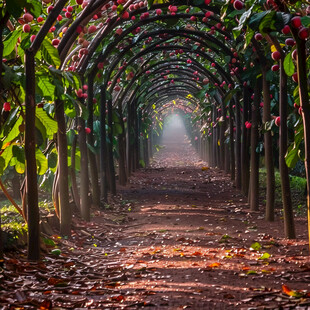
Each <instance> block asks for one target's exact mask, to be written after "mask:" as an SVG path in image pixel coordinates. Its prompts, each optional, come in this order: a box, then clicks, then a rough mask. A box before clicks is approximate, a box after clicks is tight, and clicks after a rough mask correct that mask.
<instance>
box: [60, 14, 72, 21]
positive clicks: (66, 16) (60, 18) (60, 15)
mask: <svg viewBox="0 0 310 310" xmlns="http://www.w3.org/2000/svg"><path fill="white" fill-rule="evenodd" d="M67 13H68V12H66V13H65V15H66V14H67ZM69 14H70V13H69ZM70 16H71V14H70ZM66 17H67V15H66ZM57 20H58V21H59V22H60V21H61V20H62V16H61V15H58V17H57Z"/></svg>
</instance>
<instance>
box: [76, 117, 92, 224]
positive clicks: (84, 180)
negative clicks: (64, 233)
mask: <svg viewBox="0 0 310 310" xmlns="http://www.w3.org/2000/svg"><path fill="white" fill-rule="evenodd" d="M78 131H79V134H78V141H79V147H80V152H81V164H80V169H81V170H80V193H81V202H80V204H81V215H82V218H83V219H84V220H85V221H90V205H89V199H88V193H89V178H88V156H87V149H88V148H87V144H86V132H85V121H84V120H83V119H82V118H81V117H79V118H78Z"/></svg>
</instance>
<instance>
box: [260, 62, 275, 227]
mask: <svg viewBox="0 0 310 310" xmlns="http://www.w3.org/2000/svg"><path fill="white" fill-rule="evenodd" d="M262 73H263V99H264V107H263V123H264V124H266V122H270V121H271V112H270V111H271V108H270V84H269V82H268V81H267V78H266V75H267V69H266V68H265V67H264V68H262ZM264 147H265V167H266V172H267V180H266V187H267V193H266V213H265V219H266V221H270V222H271V221H274V202H275V177H274V163H273V151H272V149H273V145H272V136H271V130H268V131H266V130H265V132H264Z"/></svg>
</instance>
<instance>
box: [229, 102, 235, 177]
mask: <svg viewBox="0 0 310 310" xmlns="http://www.w3.org/2000/svg"><path fill="white" fill-rule="evenodd" d="M229 114H230V117H229V136H230V139H229V141H230V178H231V180H232V181H234V180H235V177H236V175H235V169H236V168H235V141H234V136H235V135H234V119H233V109H232V103H231V102H230V103H229Z"/></svg>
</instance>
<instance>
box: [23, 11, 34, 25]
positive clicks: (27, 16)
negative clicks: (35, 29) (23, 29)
mask: <svg viewBox="0 0 310 310" xmlns="http://www.w3.org/2000/svg"><path fill="white" fill-rule="evenodd" d="M23 18H24V20H25V22H26V23H30V22H32V21H33V16H32V15H31V14H30V13H25V14H24V16H23Z"/></svg>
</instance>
